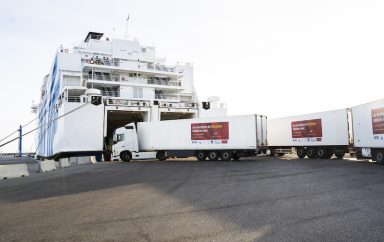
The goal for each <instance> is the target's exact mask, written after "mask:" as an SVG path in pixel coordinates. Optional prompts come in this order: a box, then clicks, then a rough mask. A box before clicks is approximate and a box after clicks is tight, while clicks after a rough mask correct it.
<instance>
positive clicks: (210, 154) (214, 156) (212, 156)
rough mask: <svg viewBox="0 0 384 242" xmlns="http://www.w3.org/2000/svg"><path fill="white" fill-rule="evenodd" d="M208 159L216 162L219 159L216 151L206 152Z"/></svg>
mask: <svg viewBox="0 0 384 242" xmlns="http://www.w3.org/2000/svg"><path fill="white" fill-rule="evenodd" d="M208 159H209V160H213V161H216V160H218V159H219V153H217V152H216V151H209V152H208Z"/></svg>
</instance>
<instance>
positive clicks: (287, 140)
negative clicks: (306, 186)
mask: <svg viewBox="0 0 384 242" xmlns="http://www.w3.org/2000/svg"><path fill="white" fill-rule="evenodd" d="M350 114H351V113H350V109H340V110H333V111H327V112H319V113H313V114H305V115H298V116H291V117H285V118H276V119H269V120H268V132H267V136H268V150H267V154H268V155H274V154H278V155H282V154H285V153H288V152H291V150H292V149H294V150H296V153H297V156H298V157H299V158H304V157H305V156H308V157H309V158H322V159H329V158H331V157H332V155H336V157H338V158H343V157H344V155H345V153H347V152H348V151H349V148H350V145H351V143H352V134H351V127H350V122H349V120H350V118H349V117H350Z"/></svg>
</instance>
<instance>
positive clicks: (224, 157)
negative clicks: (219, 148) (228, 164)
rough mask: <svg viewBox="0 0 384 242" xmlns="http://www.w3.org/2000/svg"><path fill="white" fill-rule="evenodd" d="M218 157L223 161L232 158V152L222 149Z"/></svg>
mask: <svg viewBox="0 0 384 242" xmlns="http://www.w3.org/2000/svg"><path fill="white" fill-rule="evenodd" d="M220 158H221V159H222V160H224V161H230V160H231V158H232V153H231V152H229V151H223V152H221V154H220Z"/></svg>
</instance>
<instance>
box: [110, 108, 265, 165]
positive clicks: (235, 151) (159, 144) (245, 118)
mask: <svg viewBox="0 0 384 242" xmlns="http://www.w3.org/2000/svg"><path fill="white" fill-rule="evenodd" d="M266 132H267V117H266V116H263V115H256V114H255V115H241V116H226V117H216V118H199V119H181V120H169V121H159V122H139V123H136V124H135V123H130V124H127V125H125V126H124V127H121V128H118V129H116V130H115V132H114V135H113V141H114V144H113V146H112V150H113V159H121V160H123V161H130V160H132V159H133V160H135V159H148V158H154V157H156V158H157V159H159V160H165V159H167V158H168V157H191V156H195V157H196V158H197V159H198V160H200V161H202V160H206V158H208V159H210V160H218V159H219V158H220V159H222V160H231V159H234V160H237V159H239V158H240V157H245V156H254V155H256V154H258V153H262V152H264V151H265V150H266V148H267V147H266V145H267V135H266Z"/></svg>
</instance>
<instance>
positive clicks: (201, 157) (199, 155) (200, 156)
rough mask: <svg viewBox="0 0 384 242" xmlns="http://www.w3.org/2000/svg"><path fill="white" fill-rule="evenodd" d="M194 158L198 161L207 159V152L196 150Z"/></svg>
mask: <svg viewBox="0 0 384 242" xmlns="http://www.w3.org/2000/svg"><path fill="white" fill-rule="evenodd" d="M195 156H196V159H197V160H199V161H205V160H206V159H207V153H206V152H204V151H196V155H195Z"/></svg>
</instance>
